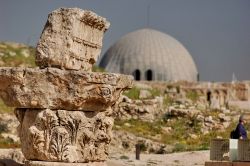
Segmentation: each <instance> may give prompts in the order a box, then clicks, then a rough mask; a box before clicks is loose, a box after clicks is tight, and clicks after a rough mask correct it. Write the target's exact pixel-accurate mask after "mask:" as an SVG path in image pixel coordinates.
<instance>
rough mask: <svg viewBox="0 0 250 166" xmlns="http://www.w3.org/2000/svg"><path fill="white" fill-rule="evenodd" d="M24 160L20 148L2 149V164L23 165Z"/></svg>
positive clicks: (0, 165) (7, 165) (0, 158)
mask: <svg viewBox="0 0 250 166" xmlns="http://www.w3.org/2000/svg"><path fill="white" fill-rule="evenodd" d="M24 160H25V158H24V156H23V154H22V152H21V150H20V149H1V150H0V166H21V165H22V163H23V162H24Z"/></svg>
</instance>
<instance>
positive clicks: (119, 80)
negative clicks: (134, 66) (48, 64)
mask: <svg viewBox="0 0 250 166" xmlns="http://www.w3.org/2000/svg"><path fill="white" fill-rule="evenodd" d="M131 86H132V76H127V75H120V74H110V73H96V72H84V71H74V70H61V69H57V68H46V69H38V68H33V69H32V68H26V69H24V68H8V67H6V68H0V97H1V98H2V99H3V101H4V102H5V103H6V104H7V105H8V106H11V107H17V108H49V109H66V110H84V111H103V110H106V108H108V107H109V106H111V105H113V104H114V103H115V102H116V100H117V99H118V98H119V95H120V93H121V92H122V91H123V90H125V89H127V88H130V87H131Z"/></svg>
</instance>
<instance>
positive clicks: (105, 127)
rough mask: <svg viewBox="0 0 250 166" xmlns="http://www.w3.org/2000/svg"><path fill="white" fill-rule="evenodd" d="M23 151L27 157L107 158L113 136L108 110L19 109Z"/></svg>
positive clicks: (60, 159) (73, 160)
mask: <svg viewBox="0 0 250 166" xmlns="http://www.w3.org/2000/svg"><path fill="white" fill-rule="evenodd" d="M15 112H16V115H17V117H18V120H19V121H20V126H19V135H20V140H21V143H22V152H23V154H24V156H25V158H26V159H28V160H45V161H60V162H91V161H104V160H106V159H107V157H108V154H109V153H108V146H109V144H110V141H111V137H112V126H113V118H111V117H108V116H107V115H106V114H107V113H108V111H107V112H99V113H97V112H82V111H66V110H56V111H53V110H49V109H40V110H34V109H16V111H15Z"/></svg>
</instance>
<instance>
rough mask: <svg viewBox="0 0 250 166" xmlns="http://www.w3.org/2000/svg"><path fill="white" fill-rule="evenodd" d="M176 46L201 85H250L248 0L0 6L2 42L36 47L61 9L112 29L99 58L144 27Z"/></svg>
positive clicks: (83, 0)
mask: <svg viewBox="0 0 250 166" xmlns="http://www.w3.org/2000/svg"><path fill="white" fill-rule="evenodd" d="M149 4H150V25H149V27H150V28H154V29H156V30H159V31H162V32H164V33H167V34H169V35H171V36H173V37H175V38H176V39H177V40H179V41H180V42H181V43H182V44H183V45H184V46H185V47H186V48H187V50H188V51H189V52H190V54H191V55H192V57H193V59H194V61H195V63H196V65H197V68H198V71H199V73H200V78H201V80H210V81H231V79H232V73H233V72H234V73H235V75H236V77H237V79H238V80H250V74H249V73H250V0H0V41H16V42H22V43H26V44H30V45H36V42H37V40H38V38H39V36H40V33H41V31H42V29H43V26H44V24H45V22H46V19H47V15H48V13H50V12H51V11H52V10H54V9H57V8H59V7H79V8H82V9H89V10H92V11H94V12H96V13H97V14H99V15H101V16H103V17H106V18H107V19H108V20H109V21H110V22H111V27H110V29H109V30H108V31H107V33H106V34H105V37H104V47H103V50H102V54H103V53H104V52H105V51H106V50H107V49H108V48H109V47H110V46H111V45H112V44H113V43H114V42H115V41H117V40H118V39H119V38H120V37H121V36H123V35H125V34H127V33H128V32H131V31H134V30H137V29H140V28H145V27H147V14H146V11H147V6H148V5H149Z"/></svg>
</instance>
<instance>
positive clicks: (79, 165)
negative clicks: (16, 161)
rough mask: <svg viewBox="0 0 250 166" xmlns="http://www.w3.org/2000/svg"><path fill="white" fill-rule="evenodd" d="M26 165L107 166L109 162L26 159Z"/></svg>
mask: <svg viewBox="0 0 250 166" xmlns="http://www.w3.org/2000/svg"><path fill="white" fill-rule="evenodd" d="M24 166H107V164H106V162H90V163H63V162H45V161H26V162H25V165H24Z"/></svg>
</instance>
